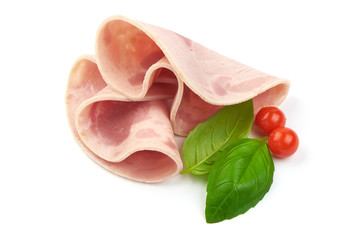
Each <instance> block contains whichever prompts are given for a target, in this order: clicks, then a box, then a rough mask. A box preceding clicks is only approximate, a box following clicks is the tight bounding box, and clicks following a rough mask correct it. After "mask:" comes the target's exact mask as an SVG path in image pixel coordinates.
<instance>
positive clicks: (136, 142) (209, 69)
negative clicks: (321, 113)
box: [66, 16, 290, 182]
mask: <svg viewBox="0 0 360 240" xmlns="http://www.w3.org/2000/svg"><path fill="white" fill-rule="evenodd" d="M289 86H290V84H289V81H288V80H285V79H280V78H277V77H274V76H271V75H268V74H266V73H263V72H260V71H258V70H256V69H253V68H251V67H248V66H246V65H243V64H241V63H239V62H237V61H235V60H232V59H229V58H227V57H224V56H222V55H220V54H218V53H216V52H214V51H212V50H209V49H207V48H205V47H204V46H202V45H200V44H198V43H195V42H193V41H191V40H190V39H188V38H185V37H183V36H181V35H179V34H177V33H174V32H171V31H169V30H166V29H163V28H160V27H157V26H153V25H150V24H145V23H142V22H139V21H135V20H132V19H128V18H125V17H122V16H113V17H110V18H108V19H107V20H105V21H104V22H103V23H102V24H101V26H100V28H99V30H98V33H97V37H96V47H95V56H91V55H84V56H82V57H80V58H79V59H78V60H77V61H76V63H75V65H74V67H73V69H72V70H71V72H70V76H69V79H68V87H67V93H66V104H67V111H68V118H69V123H70V126H71V129H72V131H73V134H74V135H75V138H76V139H77V140H78V142H79V143H80V145H81V146H82V147H83V149H84V150H85V151H86V152H87V153H88V154H89V156H90V157H92V158H93V159H94V160H95V161H96V162H97V163H99V164H100V165H102V166H103V167H105V168H107V169H108V170H110V171H112V172H114V173H116V174H118V175H121V176H123V177H126V178H129V179H132V180H136V181H140V182H159V181H163V180H165V179H167V178H169V177H172V176H174V175H176V174H177V173H179V171H181V169H182V161H181V157H180V153H179V149H178V148H177V146H176V143H175V137H174V136H175V134H176V135H180V136H186V135H187V134H188V133H189V132H190V131H191V130H192V129H193V128H194V127H195V126H196V125H197V124H198V123H200V122H202V121H204V120H206V119H207V118H208V117H209V116H211V115H212V114H214V113H215V112H216V111H217V110H218V109H219V108H221V107H222V106H224V105H231V104H236V103H240V102H243V101H246V100H248V99H251V98H252V99H253V100H254V106H255V111H257V109H258V108H259V107H260V106H262V105H279V104H280V103H281V102H282V101H283V100H284V98H285V97H286V95H287V93H288V90H289ZM180 150H181V149H180Z"/></svg>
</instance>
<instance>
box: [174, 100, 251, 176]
mask: <svg viewBox="0 0 360 240" xmlns="http://www.w3.org/2000/svg"><path fill="white" fill-rule="evenodd" d="M253 119H254V106H253V102H252V100H251V99H250V100H248V101H246V102H243V103H239V104H235V105H230V106H225V107H223V108H221V109H219V110H218V111H217V112H216V113H215V114H214V115H213V116H211V117H210V118H208V119H207V120H206V121H205V122H202V123H200V124H198V125H197V126H196V127H195V128H194V129H193V130H192V131H191V132H190V133H189V135H188V136H187V138H186V139H185V142H184V146H183V158H184V163H185V165H186V170H184V171H182V172H181V173H187V172H191V173H193V174H196V175H201V174H206V173H209V172H210V169H211V167H212V165H213V163H214V161H215V159H216V157H217V155H218V154H219V152H220V151H222V150H223V149H224V148H226V147H227V146H228V145H230V144H231V143H233V142H234V141H236V140H238V139H241V138H245V137H247V136H249V133H250V130H251V126H252V123H253Z"/></svg>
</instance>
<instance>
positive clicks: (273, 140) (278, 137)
mask: <svg viewBox="0 0 360 240" xmlns="http://www.w3.org/2000/svg"><path fill="white" fill-rule="evenodd" d="M268 146H269V149H270V151H271V152H272V153H273V154H274V155H275V156H277V157H279V158H286V157H289V156H291V155H293V154H294V153H295V152H296V150H297V148H298V146H299V137H298V136H297V134H296V133H295V132H294V131H293V130H291V129H290V128H286V127H279V128H277V129H275V130H274V131H272V132H271V134H270V136H269V138H268Z"/></svg>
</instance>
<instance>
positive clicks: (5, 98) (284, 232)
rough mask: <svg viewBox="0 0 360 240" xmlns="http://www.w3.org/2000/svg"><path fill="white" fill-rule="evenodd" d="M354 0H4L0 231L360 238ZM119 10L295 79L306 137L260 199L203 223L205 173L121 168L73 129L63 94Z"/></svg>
mask: <svg viewBox="0 0 360 240" xmlns="http://www.w3.org/2000/svg"><path fill="white" fill-rule="evenodd" d="M356 2H357V1H345V0H342V1H304V0H303V1H296V2H295V1H248V2H244V1H225V0H221V1H195V0H192V1H184V0H182V1H155V0H151V1H136V0H129V1H122V0H117V1H104V0H102V1H99V2H93V1H67V2H66V1H54V2H51V1H36V0H35V1H2V2H1V3H0V106H1V107H0V110H1V111H0V112H1V115H0V143H1V144H0V239H4V240H5V239H6V240H7V239H200V238H201V239H230V238H236V239H277V240H279V239H327V238H330V237H331V238H332V239H359V238H360V230H359V229H358V227H359V223H360V207H359V203H360V197H359V189H360V187H359V185H360V156H359V149H360V140H359V139H360V138H359V135H360V127H359V103H360V98H359V95H360V94H359V90H360V87H359V84H358V83H359V82H360V7H358V6H357V5H356ZM114 14H121V15H125V16H128V17H131V18H134V19H137V20H140V21H143V22H147V23H152V24H155V25H159V26H162V27H165V28H168V29H171V30H173V31H175V32H178V33H180V34H182V35H184V36H187V37H189V38H191V39H193V40H195V41H196V42H199V43H201V44H203V45H205V46H206V47H208V48H211V49H213V50H215V51H217V52H219V53H222V54H223V55H226V56H228V57H231V58H233V59H236V60H238V61H239V62H242V63H245V64H247V65H250V66H252V67H255V68H257V69H259V70H262V71H264V72H267V73H270V74H273V75H275V76H279V77H283V78H288V79H290V80H291V83H292V86H291V90H290V92H289V95H288V98H287V99H286V100H285V101H284V103H283V104H282V105H281V108H282V109H283V111H284V112H285V114H286V116H287V119H288V122H287V125H288V126H289V127H291V128H293V129H295V130H296V131H297V133H298V134H299V137H300V148H299V150H298V152H297V153H296V154H295V155H294V156H293V157H290V158H288V159H286V160H276V159H275V168H276V171H275V175H274V183H273V185H272V187H271V189H270V191H269V192H268V194H267V195H266V196H265V198H264V199H263V200H262V201H261V202H260V203H259V204H258V205H257V206H256V207H255V208H253V209H251V210H249V211H248V212H247V213H245V214H244V215H241V216H238V217H236V218H235V219H232V220H227V221H224V222H221V223H218V224H207V223H206V221H205V216H204V209H205V198H206V191H205V187H206V181H205V179H201V178H196V177H192V176H191V175H185V176H183V175H179V176H177V177H175V178H172V179H171V180H169V181H167V182H164V183H160V184H141V183H136V182H131V181H128V180H126V179H123V178H120V177H118V176H116V175H114V174H111V173H109V172H108V171H106V170H104V169H102V168H101V167H100V166H98V165H97V164H95V163H93V162H92V160H90V159H89V158H88V157H87V156H86V155H85V153H84V152H83V151H82V150H81V148H80V147H79V145H78V144H77V143H76V142H75V140H74V138H73V137H72V134H71V131H70V128H69V127H68V123H67V118H66V112H65V104H64V102H65V101H64V96H65V87H66V82H67V77H68V74H69V71H70V68H71V66H72V64H73V63H74V61H75V59H76V58H77V57H78V56H80V55H81V54H84V53H93V52H94V44H95V40H94V39H95V33H96V30H97V28H98V26H99V25H100V23H101V22H102V21H103V20H104V19H105V18H107V17H108V16H111V15H114Z"/></svg>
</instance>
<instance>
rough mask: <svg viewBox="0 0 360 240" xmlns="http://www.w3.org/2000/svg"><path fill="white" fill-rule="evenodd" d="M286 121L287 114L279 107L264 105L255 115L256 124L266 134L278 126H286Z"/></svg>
mask: <svg viewBox="0 0 360 240" xmlns="http://www.w3.org/2000/svg"><path fill="white" fill-rule="evenodd" d="M285 123H286V118H285V115H284V113H283V112H282V111H281V110H280V109H279V108H277V107H263V108H261V109H260V111H259V112H258V113H257V114H256V117H255V125H256V126H257V128H258V129H259V130H260V132H261V133H263V134H265V135H269V134H270V133H271V132H272V131H274V130H275V129H276V128H278V127H285Z"/></svg>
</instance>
